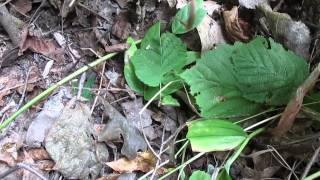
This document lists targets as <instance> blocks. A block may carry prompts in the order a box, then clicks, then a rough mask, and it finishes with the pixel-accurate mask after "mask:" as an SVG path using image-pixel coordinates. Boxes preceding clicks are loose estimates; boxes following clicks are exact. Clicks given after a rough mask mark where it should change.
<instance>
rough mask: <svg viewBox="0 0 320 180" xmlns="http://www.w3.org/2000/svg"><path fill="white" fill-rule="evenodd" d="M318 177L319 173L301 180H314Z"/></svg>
mask: <svg viewBox="0 0 320 180" xmlns="http://www.w3.org/2000/svg"><path fill="white" fill-rule="evenodd" d="M318 177H320V171H318V172H316V173H313V174H311V175H310V176H308V177H306V178H305V179H303V180H313V179H316V178H318Z"/></svg>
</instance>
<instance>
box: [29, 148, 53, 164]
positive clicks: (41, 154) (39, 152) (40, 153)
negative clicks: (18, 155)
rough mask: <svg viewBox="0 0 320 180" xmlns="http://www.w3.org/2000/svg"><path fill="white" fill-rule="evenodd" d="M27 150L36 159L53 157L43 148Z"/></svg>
mask: <svg viewBox="0 0 320 180" xmlns="http://www.w3.org/2000/svg"><path fill="white" fill-rule="evenodd" d="M27 152H28V154H29V156H30V157H31V158H32V159H33V160H34V161H39V160H48V159H51V157H50V155H49V154H48V152H47V151H46V150H45V149H43V148H34V149H29V150H28V151H27Z"/></svg>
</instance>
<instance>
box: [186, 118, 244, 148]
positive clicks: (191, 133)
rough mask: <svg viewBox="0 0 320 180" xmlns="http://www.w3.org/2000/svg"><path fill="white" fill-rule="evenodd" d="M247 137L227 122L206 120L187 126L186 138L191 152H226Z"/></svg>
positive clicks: (238, 128) (235, 126)
mask: <svg viewBox="0 0 320 180" xmlns="http://www.w3.org/2000/svg"><path fill="white" fill-rule="evenodd" d="M246 137H247V134H246V133H245V132H244V130H243V129H242V128H241V127H240V126H238V125H235V124H233V123H231V122H229V121H225V120H220V119H207V120H197V121H192V122H191V123H190V124H188V133H187V138H188V139H189V140H190V143H191V147H192V150H193V151H197V152H210V151H226V150H231V149H234V148H235V147H237V146H239V145H240V144H241V143H242V142H243V141H244V140H245V139H246Z"/></svg>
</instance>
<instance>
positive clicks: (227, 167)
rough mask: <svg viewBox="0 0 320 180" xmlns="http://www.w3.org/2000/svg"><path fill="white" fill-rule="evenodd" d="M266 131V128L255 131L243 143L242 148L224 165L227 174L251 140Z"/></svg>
mask: <svg viewBox="0 0 320 180" xmlns="http://www.w3.org/2000/svg"><path fill="white" fill-rule="evenodd" d="M263 131H265V128H260V129H257V130H255V131H253V132H252V133H251V134H249V136H247V138H246V139H245V140H244V141H243V142H242V143H241V146H239V148H238V149H237V150H236V151H235V152H234V153H233V154H232V156H230V157H229V158H228V160H227V162H226V163H225V165H224V169H225V170H226V173H227V174H229V171H230V168H231V165H232V163H233V162H234V161H235V160H236V159H237V158H238V157H239V156H240V154H241V152H242V151H243V150H244V148H245V147H246V146H247V145H248V143H249V142H250V140H251V139H252V138H254V137H255V136H257V135H258V134H260V133H262V132H263Z"/></svg>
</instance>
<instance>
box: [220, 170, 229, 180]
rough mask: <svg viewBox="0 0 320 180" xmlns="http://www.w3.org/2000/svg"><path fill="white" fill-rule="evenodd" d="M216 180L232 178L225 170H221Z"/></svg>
mask: <svg viewBox="0 0 320 180" xmlns="http://www.w3.org/2000/svg"><path fill="white" fill-rule="evenodd" d="M217 180H232V178H231V177H230V175H229V174H228V173H227V171H226V169H222V170H221V171H220V172H219V174H218V177H217Z"/></svg>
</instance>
